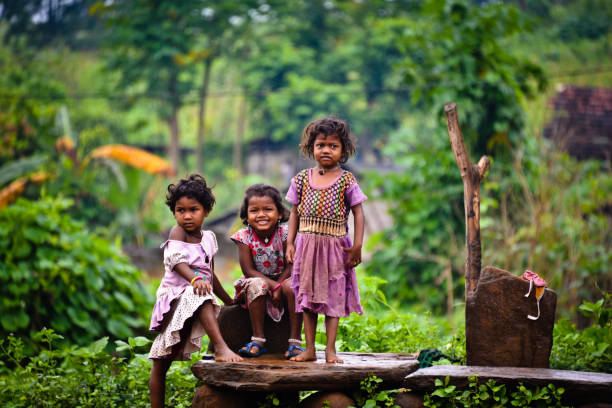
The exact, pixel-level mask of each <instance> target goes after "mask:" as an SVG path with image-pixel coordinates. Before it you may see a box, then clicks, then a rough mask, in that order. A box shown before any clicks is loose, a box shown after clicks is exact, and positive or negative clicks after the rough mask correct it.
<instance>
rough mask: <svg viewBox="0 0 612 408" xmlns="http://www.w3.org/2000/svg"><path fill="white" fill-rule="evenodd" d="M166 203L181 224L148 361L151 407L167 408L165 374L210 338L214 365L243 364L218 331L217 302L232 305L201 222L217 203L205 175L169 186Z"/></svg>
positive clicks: (160, 293)
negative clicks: (216, 273) (224, 363)
mask: <svg viewBox="0 0 612 408" xmlns="http://www.w3.org/2000/svg"><path fill="white" fill-rule="evenodd" d="M166 204H167V205H168V207H170V210H171V211H172V214H174V218H175V219H176V223H177V225H175V226H174V227H172V229H171V230H170V237H169V238H168V240H167V241H166V242H164V243H163V244H162V248H164V267H165V270H166V272H165V274H164V277H163V279H162V281H161V283H160V285H159V289H157V302H156V303H155V307H154V308H153V314H152V316H151V327H150V329H151V330H153V331H157V332H159V334H158V335H157V337H156V338H155V341H154V342H153V345H152V346H151V352H150V354H149V358H150V359H152V360H153V367H152V369H151V379H150V382H149V392H150V396H151V407H152V408H155V407H163V406H164V399H165V389H166V373H167V372H168V369H169V368H170V365H171V364H172V361H173V360H190V359H191V353H193V352H195V351H199V350H200V347H201V338H202V336H203V335H205V334H207V335H208V337H209V338H210V341H211V342H212V344H213V345H214V348H215V360H216V361H240V360H242V358H240V356H238V355H237V354H235V353H233V352H232V351H231V350H230V349H229V347H228V346H227V344H226V343H225V341H224V340H223V337H221V333H220V331H219V326H218V324H217V314H218V312H219V303H218V302H217V299H216V298H215V297H214V296H213V293H212V292H214V293H215V294H216V295H217V296H219V297H220V298H221V300H222V301H223V302H224V303H230V304H231V303H233V301H232V298H231V297H230V296H229V295H228V294H227V292H226V291H225V290H224V289H223V287H222V286H221V283H220V282H219V280H218V279H217V276H216V275H215V274H214V261H213V257H214V255H215V254H216V253H217V241H216V239H215V234H214V233H213V232H212V231H203V230H202V223H203V222H204V218H206V217H207V216H208V214H209V213H210V211H211V210H212V207H213V205H214V204H215V197H214V196H213V194H212V191H211V189H210V188H209V187H208V186H207V185H206V180H205V179H204V177H202V176H200V175H198V174H192V175H191V176H189V178H187V179H181V180H180V181H179V182H178V183H177V184H170V185H169V186H168V194H167V195H166Z"/></svg>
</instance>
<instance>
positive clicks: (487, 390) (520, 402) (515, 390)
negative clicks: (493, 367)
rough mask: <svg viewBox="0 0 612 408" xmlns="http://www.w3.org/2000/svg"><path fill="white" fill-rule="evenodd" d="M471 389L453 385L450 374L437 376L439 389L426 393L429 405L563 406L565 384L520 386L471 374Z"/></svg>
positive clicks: (436, 383)
mask: <svg viewBox="0 0 612 408" xmlns="http://www.w3.org/2000/svg"><path fill="white" fill-rule="evenodd" d="M469 381H470V384H469V388H468V389H467V390H462V389H459V388H457V387H456V386H455V385H451V384H450V383H449V382H450V381H449V377H446V378H445V379H444V381H442V380H441V379H439V378H438V379H436V381H435V385H436V390H435V391H433V392H432V393H430V394H427V395H425V398H424V405H425V406H426V407H469V408H472V407H483V408H485V407H491V408H493V407H509V406H513V407H542V408H543V407H562V405H561V396H562V395H563V393H564V389H563V388H556V387H555V386H554V385H553V384H548V385H547V386H545V387H536V388H527V387H525V386H524V385H523V383H519V385H518V386H517V387H509V386H506V385H505V384H497V383H496V382H495V380H489V381H487V382H486V383H484V384H480V383H479V381H478V376H473V377H470V378H469Z"/></svg>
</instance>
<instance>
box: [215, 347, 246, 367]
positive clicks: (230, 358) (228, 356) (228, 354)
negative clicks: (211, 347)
mask: <svg viewBox="0 0 612 408" xmlns="http://www.w3.org/2000/svg"><path fill="white" fill-rule="evenodd" d="M215 361H216V362H219V363H225V362H235V361H242V357H240V356H239V355H238V354H236V353H234V352H233V351H232V350H230V349H229V347H225V348H223V349H221V350H219V351H216V352H215Z"/></svg>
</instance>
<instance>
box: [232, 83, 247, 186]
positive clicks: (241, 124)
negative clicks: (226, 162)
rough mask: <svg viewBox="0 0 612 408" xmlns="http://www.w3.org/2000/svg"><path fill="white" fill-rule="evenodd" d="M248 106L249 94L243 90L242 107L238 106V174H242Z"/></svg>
mask: <svg viewBox="0 0 612 408" xmlns="http://www.w3.org/2000/svg"><path fill="white" fill-rule="evenodd" d="M246 106H247V96H246V91H245V92H243V95H242V99H241V100H240V108H238V129H236V140H235V141H234V151H233V159H234V168H235V169H236V170H237V171H238V174H242V140H243V139H244V128H245V123H246Z"/></svg>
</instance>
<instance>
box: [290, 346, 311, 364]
mask: <svg viewBox="0 0 612 408" xmlns="http://www.w3.org/2000/svg"><path fill="white" fill-rule="evenodd" d="M289 360H291V361H298V362H303V361H316V360H317V354H316V352H315V350H314V349H313V350H311V349H309V348H306V350H305V351H303V352H301V353H300V354H299V355H297V356H295V357H291V358H290V359H289Z"/></svg>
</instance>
